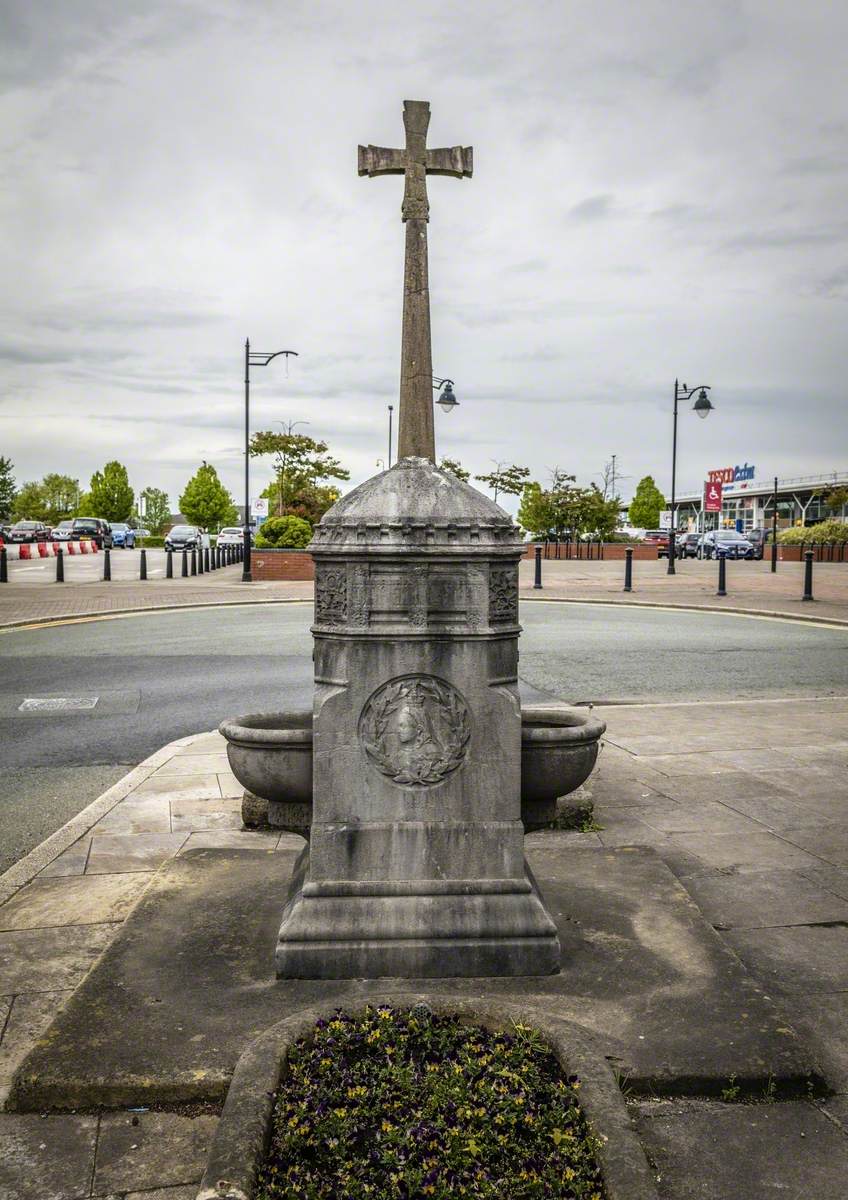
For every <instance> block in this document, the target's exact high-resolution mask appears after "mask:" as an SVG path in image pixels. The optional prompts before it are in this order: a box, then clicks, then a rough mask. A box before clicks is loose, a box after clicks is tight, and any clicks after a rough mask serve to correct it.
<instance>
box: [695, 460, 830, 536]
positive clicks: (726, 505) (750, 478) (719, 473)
mask: <svg viewBox="0 0 848 1200" xmlns="http://www.w3.org/2000/svg"><path fill="white" fill-rule="evenodd" d="M705 482H710V483H721V488H722V497H721V514H720V523H721V527H722V528H725V529H738V530H739V532H740V533H745V532H746V531H747V530H749V529H763V528H766V527H767V526H771V523H772V514H773V503H774V492H775V487H774V476H773V475H772V476H771V477H770V478H769V477H768V476H767V475H765V474H761V472H760V471H759V469H758V468H757V467H754V466H751V465H750V464H749V463H747V462H745V463H743V464H742V465H736V466H734V467H721V468H718V469H715V470H712V471H708V472H707V473H706V477H705ZM839 487H848V468H846V469H845V470H843V471H830V472H828V473H827V474H824V475H800V476H797V477H794V478H787V479H781V478H778V480H777V527H778V529H788V528H789V527H790V526H793V525H799V524H800V525H816V524H817V523H818V522H819V521H826V520H827V519H828V518H830V517H837V518H841V519H842V520H843V521H844V520H848V506H843V508H842V510H841V512H835V513H834V512H832V511H831V510H830V509H829V508H828V507H827V505H826V504H825V501H824V497H825V496H826V495H827V494H828V492H831V491H833V490H834V488H839ZM703 505H704V496H703V485H702V486H701V487H700V488H699V489H698V490H697V491H690V492H684V493H683V495H681V496H680V497H679V498H678V500H677V514H678V525H679V527H680V528H687V527H688V528H689V529H703V528H707V529H713V528H715V526H716V519H717V517H719V514H718V513H705V512H704V508H703Z"/></svg>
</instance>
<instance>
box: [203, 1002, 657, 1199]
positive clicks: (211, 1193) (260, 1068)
mask: <svg viewBox="0 0 848 1200" xmlns="http://www.w3.org/2000/svg"><path fill="white" fill-rule="evenodd" d="M349 1000H350V998H349V997H348V1003H345V1002H344V1000H341V999H339V1000H337V1001H336V1002H335V1003H334V1002H333V1000H332V998H328V999H327V1001H326V1002H325V1003H324V1004H322V1005H321V1007H320V1008H311V1009H304V1010H303V1011H301V1012H299V1013H296V1014H295V1015H294V1016H291V1017H288V1018H287V1019H286V1020H284V1021H280V1022H279V1023H278V1024H277V1025H273V1026H271V1028H270V1029H268V1030H266V1031H265V1033H263V1034H261V1035H260V1037H258V1038H257V1039H256V1040H255V1041H253V1042H252V1043H251V1044H250V1045H249V1046H248V1047H247V1049H246V1050H245V1051H244V1053H243V1054H242V1055H241V1057H240V1058H239V1060H238V1063H237V1064H236V1068H235V1072H234V1074H233V1078H232V1082H231V1083H230V1087H229V1091H228V1093H227V1099H226V1101H225V1104H224V1108H223V1112H222V1114H221V1119H220V1122H219V1124H218V1128H217V1130H216V1133H215V1136H214V1138H213V1141H212V1146H211V1148H210V1151H209V1157H208V1159H207V1165H206V1171H205V1173H204V1176H203V1180H202V1182H201V1185H200V1191H199V1192H198V1195H197V1200H252V1197H253V1196H254V1193H255V1188H256V1182H257V1176H258V1172H259V1169H260V1167H261V1164H262V1161H263V1159H264V1156H265V1154H266V1153H267V1149H268V1145H269V1141H270V1125H271V1115H272V1111H273V1106H274V1098H275V1093H276V1091H277V1089H278V1087H279V1085H280V1081H281V1079H282V1077H283V1073H284V1069H285V1061H286V1056H287V1054H288V1050H289V1048H290V1047H291V1046H292V1044H293V1043H294V1042H296V1041H298V1040H299V1039H301V1038H308V1037H309V1036H310V1034H312V1033H313V1032H314V1028H315V1022H316V1021H317V1020H318V1018H319V1017H324V1018H325V1019H326V1018H329V1017H332V1015H333V1013H334V1012H336V1011H337V1010H338V1009H340V1008H341V1009H344V1010H345V1011H347V1012H350V1013H357V1012H361V1011H362V1010H363V1007H364V1006H363V1004H362V1003H361V1002H358V1003H353V1004H351V1003H350V1002H349ZM385 1002H386V1003H390V1004H391V1005H392V1006H393V1007H395V1008H407V1007H412V1006H414V1005H416V1004H425V1005H427V1007H428V1008H430V1009H431V1010H432V1011H433V1012H434V1013H437V1014H438V1015H443V1016H452V1017H456V1018H457V1019H459V1020H460V1021H463V1022H464V1023H474V1024H478V1025H482V1026H483V1027H485V1028H487V1029H490V1030H493V1031H500V1030H504V1029H506V1030H509V1029H511V1028H512V1027H513V1026H514V1025H516V1024H524V1025H530V1026H532V1028H533V1029H535V1030H537V1031H538V1032H539V1033H540V1034H541V1035H542V1037H543V1038H544V1040H545V1041H546V1042H547V1043H548V1045H549V1046H550V1047H551V1049H552V1050H553V1051H554V1053H555V1054H556V1056H557V1058H558V1059H559V1062H560V1064H561V1066H562V1068H563V1070H564V1071H565V1072H566V1073H567V1074H569V1075H576V1076H577V1077H578V1078H579V1080H580V1085H581V1087H580V1103H581V1107H582V1108H583V1111H584V1112H585V1114H586V1117H587V1119H588V1120H589V1122H590V1123H591V1125H592V1126H593V1128H594V1130H595V1132H596V1133H597V1135H598V1137H599V1140H600V1142H601V1150H600V1151H599V1158H600V1165H601V1171H602V1173H603V1178H604V1184H605V1188H606V1195H607V1197H608V1198H609V1200H656V1196H657V1192H656V1188H655V1187H654V1181H653V1177H652V1174H651V1170H650V1168H649V1166H648V1162H647V1160H646V1158H645V1152H644V1150H643V1149H642V1145H641V1143H640V1142H639V1139H638V1138H637V1136H636V1133H635V1130H634V1129H633V1126H632V1124H631V1122H630V1118H629V1116H628V1113H627V1108H626V1105H625V1102H624V1097H623V1096H622V1094H621V1091H620V1089H619V1087H618V1084H617V1083H616V1080H615V1076H614V1075H613V1072H612V1069H611V1067H610V1066H609V1063H608V1062H607V1061H606V1059H605V1058H604V1055H603V1051H602V1049H601V1048H600V1046H599V1044H598V1043H597V1042H596V1041H595V1039H593V1038H592V1037H591V1035H589V1034H587V1033H586V1031H585V1030H583V1029H579V1028H578V1027H577V1026H576V1025H574V1024H572V1023H571V1022H569V1021H565V1020H563V1019H561V1018H557V1017H550V1016H547V1015H545V1014H544V1012H543V1011H542V1010H541V1006H537V1005H535V1004H533V1002H532V1001H531V1000H526V1001H525V1002H524V1003H522V1004H521V1005H518V1004H512V1003H510V1002H508V1001H492V1000H487V999H486V998H485V996H481V997H480V998H479V999H474V1000H461V999H457V998H455V997H451V996H444V995H440V994H439V993H438V992H396V991H391V989H388V990H387V992H386V996H385ZM370 1003H371V1005H372V1007H373V1005H374V1003H377V1001H373V1000H372V1001H371V1002H370Z"/></svg>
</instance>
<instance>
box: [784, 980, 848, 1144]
mask: <svg viewBox="0 0 848 1200" xmlns="http://www.w3.org/2000/svg"><path fill="white" fill-rule="evenodd" d="M784 1005H785V1008H786V1013H787V1016H788V1017H789V1020H790V1021H791V1023H792V1025H793V1027H794V1028H795V1029H797V1030H798V1032H799V1033H800V1034H801V1036H802V1037H803V1039H804V1041H805V1043H806V1045H808V1046H809V1047H810V1049H811V1051H812V1052H813V1054H814V1056H815V1057H816V1059H817V1060H818V1061H819V1063H820V1064H821V1066H822V1070H823V1071H824V1074H825V1078H826V1079H827V1082H828V1084H829V1085H830V1087H831V1088H833V1090H834V1091H836V1092H840V1093H846V1094H848V991H845V992H822V993H820V994H819V995H816V996H811V995H808V994H802V995H795V996H787V997H786V998H785V1000H784ZM843 1123H844V1124H845V1125H848V1115H846V1118H845V1120H844V1122H843Z"/></svg>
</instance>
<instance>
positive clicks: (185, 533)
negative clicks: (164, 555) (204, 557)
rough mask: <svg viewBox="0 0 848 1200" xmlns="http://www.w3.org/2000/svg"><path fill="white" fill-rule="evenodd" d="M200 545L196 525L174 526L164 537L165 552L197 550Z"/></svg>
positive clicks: (198, 531) (199, 535)
mask: <svg viewBox="0 0 848 1200" xmlns="http://www.w3.org/2000/svg"><path fill="white" fill-rule="evenodd" d="M201 544H202V542H201V534H200V530H199V529H198V527H197V526H196V525H175V526H174V528H173V529H172V530H170V532H168V533H167V534H166V535H165V549H166V550H197V549H198V548H199V547H200V545H201Z"/></svg>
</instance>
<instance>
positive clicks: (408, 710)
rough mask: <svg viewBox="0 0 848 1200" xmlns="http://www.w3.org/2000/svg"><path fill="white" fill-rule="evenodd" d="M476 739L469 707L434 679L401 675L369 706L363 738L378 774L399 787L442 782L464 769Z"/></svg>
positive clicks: (380, 690)
mask: <svg viewBox="0 0 848 1200" xmlns="http://www.w3.org/2000/svg"><path fill="white" fill-rule="evenodd" d="M470 737H471V721H470V718H469V714H468V706H467V705H466V703H465V701H464V700H463V698H462V696H461V695H460V694H459V692H458V691H457V690H456V688H454V687H451V685H450V684H449V683H446V682H445V681H444V680H443V679H437V678H436V677H435V675H402V676H400V678H398V679H392V680H390V681H389V682H388V683H384V684H383V686H382V687H380V688H378V689H377V691H376V692H374V694H373V695H372V696H371V697H370V698H369V699H368V700H367V701H366V703H365V707H364V708H363V709H362V713H361V715H360V718H359V738H360V741H361V743H362V746H363V748H364V750H365V753H366V755H367V757H368V760H369V762H371V763H372V764H373V765H374V766H375V767H376V768H377V770H378V771H380V772H381V773H382V774H383V775H387V776H388V777H389V778H390V779H392V780H394V782H395V783H405V784H413V785H418V786H426V785H428V784H433V783H439V782H441V780H442V779H444V778H445V777H446V776H447V775H450V773H451V772H452V771H455V770H456V768H457V767H458V766H460V765H461V764H462V762H463V761H464V759H465V756H466V752H467V750H468V741H469V738H470Z"/></svg>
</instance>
